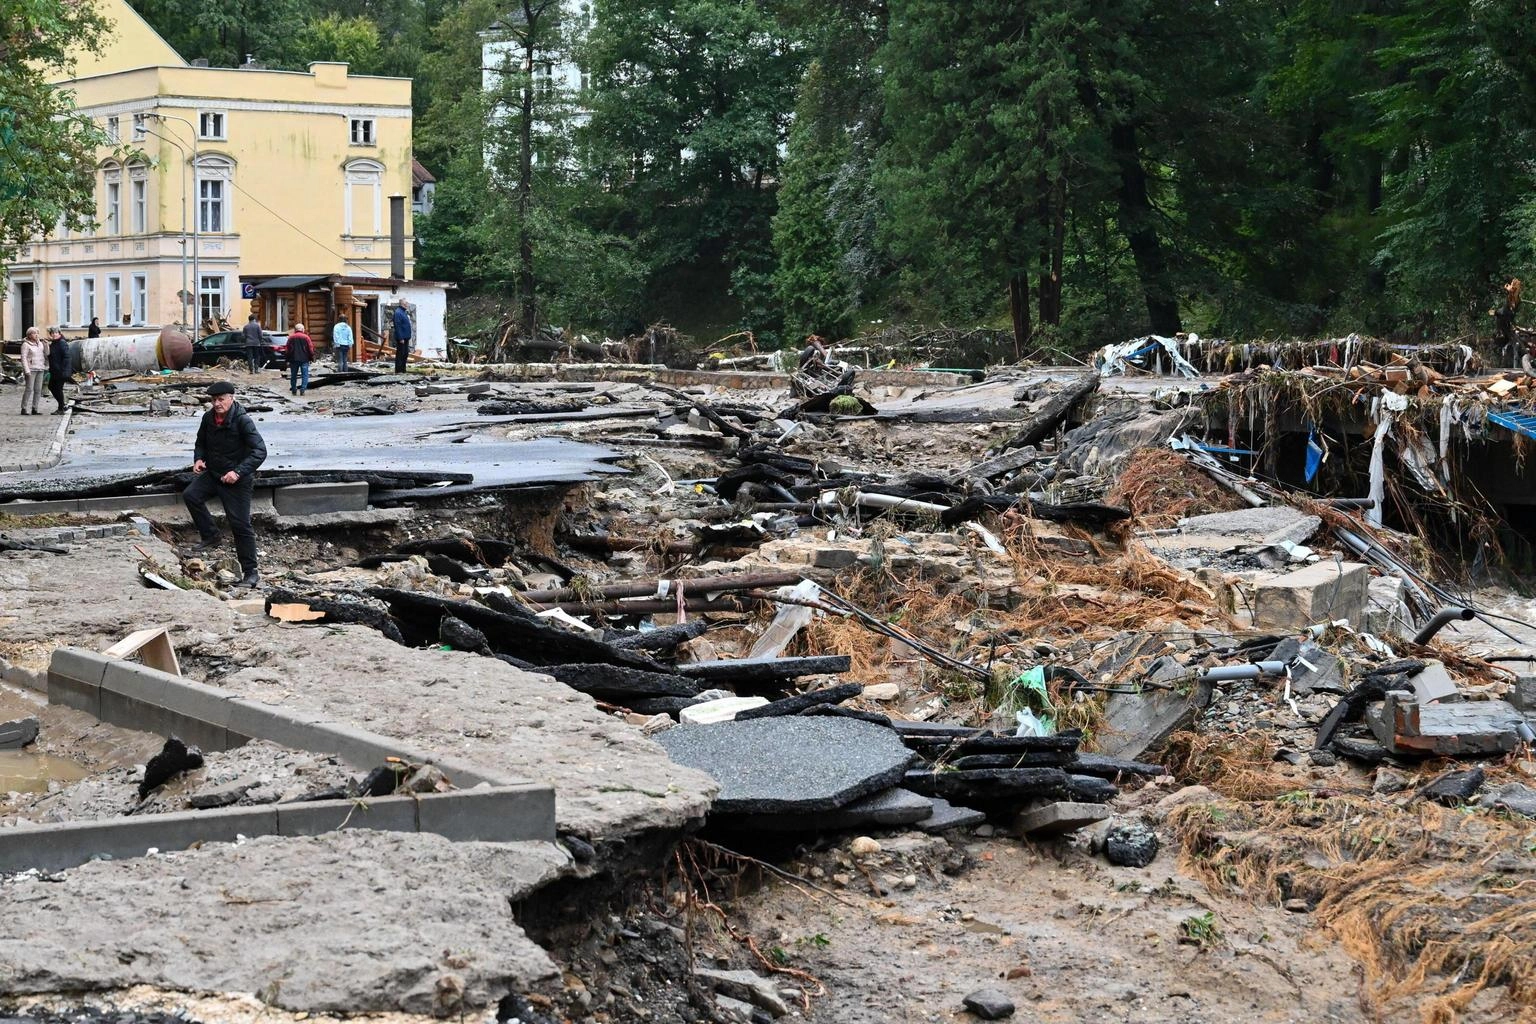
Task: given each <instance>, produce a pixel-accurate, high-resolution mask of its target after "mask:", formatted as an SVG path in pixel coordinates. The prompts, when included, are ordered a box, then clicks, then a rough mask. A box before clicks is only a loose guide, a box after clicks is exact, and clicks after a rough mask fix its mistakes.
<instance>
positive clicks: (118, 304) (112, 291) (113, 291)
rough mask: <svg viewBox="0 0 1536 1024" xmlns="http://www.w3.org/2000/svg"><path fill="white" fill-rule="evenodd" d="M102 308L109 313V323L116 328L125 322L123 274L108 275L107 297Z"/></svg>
mask: <svg viewBox="0 0 1536 1024" xmlns="http://www.w3.org/2000/svg"><path fill="white" fill-rule="evenodd" d="M102 308H103V309H105V310H106V312H107V323H109V324H111V325H112V326H114V327H116V326H117V325H118V324H120V323H122V322H123V278H122V275H121V274H108V275H107V297H106V302H105V304H104V305H103V307H102Z"/></svg>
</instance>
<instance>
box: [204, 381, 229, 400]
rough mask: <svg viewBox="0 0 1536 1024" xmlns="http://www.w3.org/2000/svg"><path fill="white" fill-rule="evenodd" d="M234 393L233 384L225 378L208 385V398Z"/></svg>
mask: <svg viewBox="0 0 1536 1024" xmlns="http://www.w3.org/2000/svg"><path fill="white" fill-rule="evenodd" d="M234 393H235V386H234V385H233V384H231V383H230V382H229V381H227V380H219V381H214V382H213V383H212V384H209V385H208V397H209V398H217V397H219V396H220V395H232V394H234Z"/></svg>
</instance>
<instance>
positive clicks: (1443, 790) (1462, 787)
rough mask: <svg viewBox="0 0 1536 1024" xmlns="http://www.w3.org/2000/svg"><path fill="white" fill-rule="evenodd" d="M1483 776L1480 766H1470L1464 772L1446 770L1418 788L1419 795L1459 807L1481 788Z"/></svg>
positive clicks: (1438, 802) (1448, 805)
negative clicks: (1421, 787)
mask: <svg viewBox="0 0 1536 1024" xmlns="http://www.w3.org/2000/svg"><path fill="white" fill-rule="evenodd" d="M1484 778H1486V776H1485V775H1484V773H1483V770H1482V769H1481V768H1472V769H1469V770H1467V771H1464V772H1446V773H1445V774H1444V775H1441V776H1440V777H1439V778H1437V779H1435V780H1434V781H1433V782H1431V783H1430V784H1429V785H1427V786H1425V787H1424V788H1423V789H1421V790H1419V795H1420V796H1422V797H1424V798H1425V799H1426V800H1433V801H1434V802H1435V803H1437V804H1444V805H1445V806H1446V807H1460V806H1461V805H1462V804H1464V803H1466V802H1467V801H1468V800H1471V799H1472V798H1473V797H1474V796H1476V795H1477V791H1478V790H1479V789H1482V788H1483V779H1484Z"/></svg>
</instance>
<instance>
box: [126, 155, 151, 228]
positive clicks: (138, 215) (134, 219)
mask: <svg viewBox="0 0 1536 1024" xmlns="http://www.w3.org/2000/svg"><path fill="white" fill-rule="evenodd" d="M128 211H129V213H128V219H129V224H130V226H131V227H132V233H133V234H135V235H142V234H145V233H146V232H147V231H148V230H149V168H148V167H145V166H144V165H143V164H129V165H128Z"/></svg>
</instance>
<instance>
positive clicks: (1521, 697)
mask: <svg viewBox="0 0 1536 1024" xmlns="http://www.w3.org/2000/svg"><path fill="white" fill-rule="evenodd" d="M1505 699H1506V700H1508V701H1509V703H1510V704H1511V705H1512V706H1514V707H1515V708H1517V709H1519V710H1521V711H1527V712H1529V711H1536V676H1516V677H1515V685H1514V687H1513V688H1511V689H1510V691H1509V694H1508V696H1507V697H1506V698H1505Z"/></svg>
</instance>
